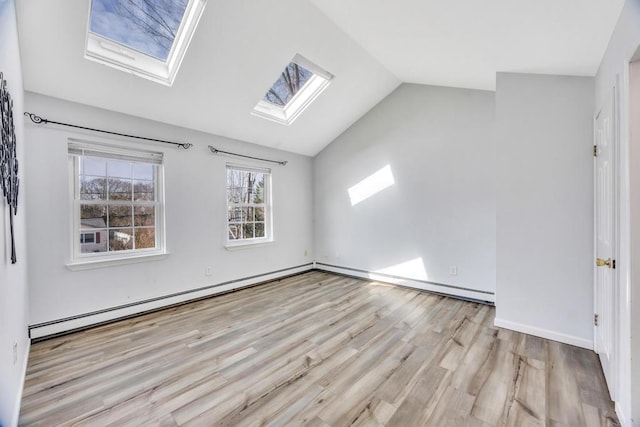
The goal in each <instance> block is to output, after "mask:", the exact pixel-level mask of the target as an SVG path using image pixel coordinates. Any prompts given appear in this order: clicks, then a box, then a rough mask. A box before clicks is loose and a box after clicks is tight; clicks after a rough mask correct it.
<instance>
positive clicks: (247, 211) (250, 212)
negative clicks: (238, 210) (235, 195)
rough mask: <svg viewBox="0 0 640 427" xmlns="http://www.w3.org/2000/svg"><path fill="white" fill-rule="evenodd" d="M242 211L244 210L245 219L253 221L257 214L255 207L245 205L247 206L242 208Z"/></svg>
mask: <svg viewBox="0 0 640 427" xmlns="http://www.w3.org/2000/svg"><path fill="white" fill-rule="evenodd" d="M242 211H243V215H244V220H245V221H253V217H254V215H255V214H254V209H253V208H249V207H245V208H242Z"/></svg>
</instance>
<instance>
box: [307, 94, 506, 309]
mask: <svg viewBox="0 0 640 427" xmlns="http://www.w3.org/2000/svg"><path fill="white" fill-rule="evenodd" d="M494 99H495V98H494V93H493V92H487V91H479V90H468V89H453V88H443V87H433V86H422V85H414V84H403V85H401V86H400V87H399V88H398V89H396V91H395V92H393V93H392V94H391V95H389V97H387V98H386V99H384V100H383V101H382V102H381V103H380V104H378V105H377V106H376V107H374V108H373V109H372V110H371V111H369V112H368V113H367V114H366V115H365V116H363V117H362V118H361V119H360V120H359V121H358V122H356V123H355V124H354V125H353V126H352V127H351V128H349V129H348V130H347V131H346V132H344V133H343V134H342V135H341V136H340V137H338V138H337V139H336V140H335V141H334V142H333V143H332V144H331V145H329V146H328V147H327V148H325V149H324V150H323V151H322V152H321V153H320V154H318V155H317V156H316V157H315V159H314V200H315V201H314V205H315V243H316V260H317V261H318V262H320V263H324V264H328V265H333V266H339V267H347V268H350V269H351V270H345V269H333V270H334V271H343V272H347V273H350V274H356V275H361V276H362V275H364V276H367V275H368V272H377V271H381V270H382V271H383V272H386V273H389V274H391V275H393V276H400V277H404V278H407V279H418V280H394V279H393V278H390V277H385V280H389V281H396V282H398V283H402V284H405V285H409V286H416V287H420V288H425V289H432V290H436V291H441V292H446V293H451V294H457V295H462V296H466V297H470V298H477V299H481V300H490V301H491V300H493V298H494V291H495V274H496V273H495V190H494V188H495V139H494V136H493V121H494V111H495V103H494ZM387 165H388V166H390V168H391V171H392V174H393V178H394V181H395V184H394V185H392V186H390V187H388V188H386V189H384V190H382V191H380V192H379V193H377V194H375V195H373V196H372V197H370V198H368V199H366V200H364V201H362V202H360V203H358V204H356V205H355V206H352V205H351V201H350V197H349V193H348V190H349V188H351V187H352V186H354V185H356V184H357V183H358V182H360V181H362V180H363V179H365V178H367V177H368V176H370V175H371V174H373V173H375V172H376V171H378V170H380V169H381V168H383V167H385V166H387ZM407 262H409V264H406V263H407ZM454 265H455V266H457V275H456V276H452V275H450V274H449V268H450V266H454ZM394 266H395V268H394ZM320 267H322V268H327V269H331V268H329V267H326V266H322V265H320ZM354 269H356V270H363V271H356V270H354ZM426 282H433V283H436V284H444V285H453V286H456V287H462V288H467V289H468V290H467V291H465V290H461V289H457V288H449V287H443V286H438V285H433V284H429V283H426ZM478 291H480V292H478Z"/></svg>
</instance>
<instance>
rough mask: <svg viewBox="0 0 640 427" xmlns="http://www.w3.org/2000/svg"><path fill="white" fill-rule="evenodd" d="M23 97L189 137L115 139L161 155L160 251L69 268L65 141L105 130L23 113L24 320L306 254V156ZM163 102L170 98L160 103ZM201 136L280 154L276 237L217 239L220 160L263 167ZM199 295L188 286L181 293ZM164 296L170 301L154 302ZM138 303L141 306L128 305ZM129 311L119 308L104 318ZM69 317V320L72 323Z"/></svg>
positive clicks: (282, 264)
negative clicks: (234, 245)
mask: <svg viewBox="0 0 640 427" xmlns="http://www.w3.org/2000/svg"><path fill="white" fill-rule="evenodd" d="M26 105H27V108H26V109H27V111H30V112H33V113H36V114H38V115H40V116H42V117H45V118H48V119H50V120H56V121H61V122H67V123H74V124H79V125H84V126H90V127H96V128H100V129H106V130H111V131H118V132H124V133H130V134H135V135H140V136H146V137H155V138H161V139H166V140H174V141H180V142H182V141H184V142H191V143H193V144H194V147H193V148H191V149H189V150H186V151H185V150H182V149H178V148H175V147H173V146H166V145H162V144H151V145H149V144H140V143H136V142H132V141H131V140H126V141H124V142H122V141H123V140H122V139H115V140H116V141H121V142H122V143H124V144H126V145H131V146H135V147H140V146H142V147H146V148H147V149H149V147H153V149H154V150H159V151H163V152H164V154H165V202H166V230H167V235H166V236H167V237H166V241H167V249H168V252H169V256H168V258H166V259H164V260H160V261H153V262H145V263H140V264H130V265H122V266H115V267H107V268H99V269H93V270H86V271H70V270H69V269H67V268H66V267H65V264H66V263H67V262H68V261H69V257H70V253H69V252H70V251H69V249H68V248H69V245H70V243H69V242H70V240H69V239H70V230H69V216H70V212H69V207H68V172H67V167H68V162H67V140H68V138H69V137H77V138H81V139H86V140H90V141H103V142H106V141H109V140H113V139H112V138H108V137H103V136H100V135H99V134H96V133H78V132H75V131H73V130H71V129H69V128H64V127H59V126H58V127H57V126H53V125H34V124H31V122H27V125H26V126H25V131H26V132H25V133H26V140H27V155H26V156H27V158H26V163H27V164H26V175H27V187H26V191H25V193H26V197H27V206H26V208H27V209H26V211H27V223H28V224H29V243H30V244H31V247H30V248H29V260H30V263H31V265H33V266H36V267H37V268H33V269H32V271H31V276H30V307H31V315H30V322H29V323H30V325H34V324H41V323H43V322H50V321H54V320H58V319H64V318H67V317H70V316H76V315H81V314H85V313H91V312H95V311H97V310H103V309H107V308H111V307H118V306H122V305H125V304H129V303H133V302H139V301H143V300H147V299H151V298H156V297H162V296H166V295H171V294H175V293H180V292H185V291H190V290H194V289H198V288H202V287H206V286H210V285H215V284H220V283H223V282H226V281H230V280H236V279H240V278H244V277H248V276H253V275H260V274H265V273H269V272H273V271H276V270H280V269H286V268H291V267H294V266H299V265H302V264H305V263H310V262H311V261H312V260H313V247H312V234H313V233H312V225H311V218H312V198H311V191H312V185H311V180H312V174H311V159H310V158H308V157H305V156H299V155H294V154H290V153H285V152H281V151H277V150H273V149H269V148H265V147H259V146H256V145H252V144H247V143H244V142H240V141H235V140H230V139H227V138H223V137H219V136H214V135H209V134H204V133H200V132H195V131H191V130H187V129H183V128H177V127H174V126H170V125H165V124H161V123H157V122H152V121H149V120H145V119H139V118H135V117H131V116H127V115H124V114H120V113H115V112H110V111H106V110H100V109H96V108H93V107H88V106H84V105H81V104H75V103H70V102H67V101H62V100H58V99H55V98H50V97H45V96H42V95H37V94H33V93H29V92H27V93H26ZM166 108H179V106H173V105H167V106H166ZM209 144H210V145H213V146H215V147H216V148H218V149H221V150H225V151H232V152H239V153H244V154H248V155H252V156H259V157H266V158H272V159H277V160H287V161H288V162H289V163H288V164H287V165H286V166H279V165H273V166H270V167H271V168H272V183H273V203H274V208H273V209H274V218H275V220H274V235H275V243H273V244H271V245H267V246H262V247H252V248H249V249H240V250H234V251H229V250H227V249H225V248H224V246H223V244H224V242H225V237H226V234H225V233H226V222H225V221H226V187H225V186H226V172H225V165H226V163H227V162H232V163H236V164H247V165H259V166H260V167H265V166H266V164H265V163H261V162H254V161H249V160H247V161H244V160H242V159H238V158H230V157H223V156H220V155H218V156H215V155H212V154H211V153H210V152H209V150H208V148H207V145H209ZM208 266H211V267H212V268H213V275H212V276H210V277H208V276H206V275H205V270H206V268H207V267H208ZM290 272H291V271H288V273H290ZM282 274H286V272H285V273H282ZM269 277H272V276H269ZM265 278H268V277H265ZM236 285H237V284H236ZM233 286H234V284H231V285H229V286H226V287H224V288H223V289H228V288H230V287H233ZM218 290H219V289H218ZM207 292H209V293H210V292H211V291H207ZM207 292H205V294H206V293H207ZM201 295H202V293H194V294H190V295H188V296H187V297H189V296H192V297H193V296H201ZM167 302H175V300H174V299H171V300H168V301H164V302H161V304H162V303H164V304H166V303H167ZM142 308H149V306H148V305H146V306H143V307H134V308H133V309H130V310H132V311H140V310H141V309H142ZM128 313H129V311H126V312H125V311H118V312H116V313H115V314H113V313H112V314H109V315H108V316H107V317H109V316H111V317H113V316H115V315H116V314H117V315H122V314H128ZM91 320H92V321H93V320H104V318H103V317H93V318H91ZM69 325H72V326H78V325H77V323H70V324H69ZM49 331H51V329H49Z"/></svg>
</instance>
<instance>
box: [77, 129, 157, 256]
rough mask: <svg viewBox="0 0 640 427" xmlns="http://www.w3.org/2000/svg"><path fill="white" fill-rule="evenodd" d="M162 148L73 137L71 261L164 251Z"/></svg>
mask: <svg viewBox="0 0 640 427" xmlns="http://www.w3.org/2000/svg"><path fill="white" fill-rule="evenodd" d="M162 158H163V155H162V153H156V152H150V151H141V150H130V149H127V148H121V147H115V146H108V145H102V144H95V143H88V142H82V141H75V140H73V141H70V142H69V161H70V172H71V177H72V183H73V189H72V194H71V196H72V197H71V199H72V212H73V221H72V222H73V227H72V228H73V229H72V242H73V245H72V246H73V250H72V262H83V261H85V262H91V261H96V260H117V259H123V258H129V257H131V256H139V255H144V254H148V255H152V254H160V253H164V247H165V245H164V234H163V230H164V226H163V221H164V204H163V200H162V194H163V191H162V186H163V181H162V177H163V173H162Z"/></svg>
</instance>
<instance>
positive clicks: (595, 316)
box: [593, 314, 598, 326]
mask: <svg viewBox="0 0 640 427" xmlns="http://www.w3.org/2000/svg"><path fill="white" fill-rule="evenodd" d="M593 325H594V326H598V315H597V314H594V315H593Z"/></svg>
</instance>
